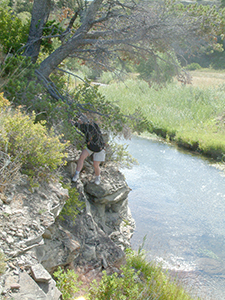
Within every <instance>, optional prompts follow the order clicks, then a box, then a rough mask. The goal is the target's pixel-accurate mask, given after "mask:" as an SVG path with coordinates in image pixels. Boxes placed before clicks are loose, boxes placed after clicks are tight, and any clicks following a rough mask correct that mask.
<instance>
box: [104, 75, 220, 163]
mask: <svg viewBox="0 0 225 300" xmlns="http://www.w3.org/2000/svg"><path fill="white" fill-rule="evenodd" d="M100 91H101V92H102V93H103V94H104V95H105V96H106V98H107V99H108V100H110V101H111V102H113V103H117V104H118V105H119V106H120V107H121V109H122V111H123V112H124V113H126V114H127V113H133V112H134V111H135V109H137V108H139V109H140V110H141V111H142V113H143V114H144V116H145V117H146V118H147V119H148V120H149V121H150V122H151V123H152V125H153V129H152V131H153V132H155V133H157V134H159V135H162V136H163V137H167V138H169V139H170V140H174V141H176V142H178V143H180V144H182V145H184V146H186V147H189V148H191V149H194V150H199V151H200V152H202V153H204V154H208V155H211V156H214V157H217V156H220V157H222V156H223V154H225V138H224V137H225V123H224V119H223V118H225V85H223V86H220V87H219V88H213V87H209V88H207V89H201V88H198V87H193V86H181V85H178V84H176V83H171V84H169V85H167V86H166V87H164V88H160V89H158V88H157V87H154V86H153V87H151V88H150V87H149V86H148V84H147V83H146V82H144V81H139V80H127V81H126V82H124V83H113V84H110V85H108V86H104V87H101V88H100Z"/></svg>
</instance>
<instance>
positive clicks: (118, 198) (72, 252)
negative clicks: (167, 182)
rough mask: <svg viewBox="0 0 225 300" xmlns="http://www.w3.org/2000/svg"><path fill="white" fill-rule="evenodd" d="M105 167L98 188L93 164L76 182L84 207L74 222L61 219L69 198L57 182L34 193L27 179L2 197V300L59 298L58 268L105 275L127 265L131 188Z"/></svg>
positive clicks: (71, 160)
mask: <svg viewBox="0 0 225 300" xmlns="http://www.w3.org/2000/svg"><path fill="white" fill-rule="evenodd" d="M72 153H73V155H72V156H71V157H70V158H69V159H68V165H67V169H66V170H65V171H64V174H63V176H64V181H65V182H68V181H69V182H70V178H71V176H72V175H73V173H74V169H75V167H76V160H77V158H78V154H79V153H77V152H74V151H73V152H72ZM101 168H102V172H101V177H102V182H101V184H100V185H99V186H97V185H95V184H94V183H92V181H91V178H92V176H93V167H92V163H91V161H90V160H89V161H87V162H85V165H84V168H83V171H82V172H81V180H79V181H78V182H77V183H76V184H75V183H73V186H74V187H76V188H77V190H78V192H79V201H81V202H83V203H84V204H85V206H84V207H85V208H84V209H82V211H80V213H79V214H78V216H77V217H76V220H75V222H74V220H73V219H72V218H71V217H68V216H64V221H61V220H60V219H59V218H57V216H58V215H59V213H60V212H61V210H62V208H63V206H64V204H65V202H66V200H67V199H68V191H67V190H66V189H64V188H62V186H61V185H60V184H59V183H51V184H47V183H46V184H45V185H42V186H41V187H39V188H35V189H34V190H33V191H32V192H31V191H30V187H29V184H28V182H27V180H26V177H23V180H22V182H21V184H20V185H17V186H15V187H14V188H12V190H11V191H10V192H8V193H5V194H4V195H3V194H0V197H1V200H0V247H1V250H2V251H3V252H4V254H5V256H6V257H7V269H6V272H5V274H4V275H2V276H0V295H4V299H54V300H55V299H60V297H61V293H60V292H59V290H58V289H57V287H56V283H55V281H54V280H53V278H52V276H51V275H52V274H53V272H54V271H55V270H56V269H57V267H58V266H61V267H69V268H74V269H77V268H86V266H89V269H96V268H97V269H98V270H102V269H107V268H108V267H113V266H115V265H116V264H117V263H119V262H121V261H122V260H123V258H124V249H125V248H126V247H129V246H130V239H131V237H132V234H133V231H134V227H135V223H134V220H133V219H132V216H131V213H130V210H129V207H128V198H127V197H128V194H129V191H130V189H129V187H128V186H127V184H126V181H125V179H124V176H123V175H122V174H121V173H120V172H119V171H118V170H117V169H116V168H115V167H114V166H113V165H110V164H106V165H105V166H103V167H101ZM37 295H38V297H37ZM0 299H1V296H0Z"/></svg>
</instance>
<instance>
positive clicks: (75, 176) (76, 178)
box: [72, 174, 79, 182]
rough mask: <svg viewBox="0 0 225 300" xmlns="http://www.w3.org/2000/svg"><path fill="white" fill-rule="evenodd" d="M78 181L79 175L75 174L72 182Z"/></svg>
mask: <svg viewBox="0 0 225 300" xmlns="http://www.w3.org/2000/svg"><path fill="white" fill-rule="evenodd" d="M78 179H79V174H75V175H74V176H73V178H72V181H73V182H77V180H78Z"/></svg>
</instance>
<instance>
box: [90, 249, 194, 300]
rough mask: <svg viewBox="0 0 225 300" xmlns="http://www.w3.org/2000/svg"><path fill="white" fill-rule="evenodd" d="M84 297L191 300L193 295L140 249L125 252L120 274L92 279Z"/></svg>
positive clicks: (92, 299) (123, 299) (104, 275)
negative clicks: (97, 280) (139, 251)
mask: <svg viewBox="0 0 225 300" xmlns="http://www.w3.org/2000/svg"><path fill="white" fill-rule="evenodd" d="M86 299H88V300H106V299H109V300H114V299H115V300H148V299H149V300H156V299H157V300H191V299H193V298H192V297H191V296H190V295H189V294H188V293H187V292H186V291H185V289H184V288H183V287H182V286H181V285H179V284H178V282H176V281H174V280H171V279H170V277H169V276H168V275H167V274H165V272H164V271H163V270H162V269H161V268H160V267H158V266H155V265H154V264H153V263H152V262H151V263H150V262H147V261H146V260H145V257H144V256H143V254H142V253H138V254H135V253H134V252H133V251H130V253H129V254H127V263H126V265H124V266H122V267H121V274H120V276H118V274H116V273H114V274H113V275H110V276H107V275H106V272H103V277H102V279H101V281H100V282H99V283H97V282H96V281H94V282H93V283H92V284H91V287H90V288H89V293H88V295H87V296H86Z"/></svg>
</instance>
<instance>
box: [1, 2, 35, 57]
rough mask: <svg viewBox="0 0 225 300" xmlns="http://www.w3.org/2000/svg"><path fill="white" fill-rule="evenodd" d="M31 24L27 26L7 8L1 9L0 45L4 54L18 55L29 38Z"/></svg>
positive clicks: (28, 23)
mask: <svg viewBox="0 0 225 300" xmlns="http://www.w3.org/2000/svg"><path fill="white" fill-rule="evenodd" d="M29 27H30V22H29V21H27V22H26V23H25V24H23V22H22V21H21V19H20V18H18V17H17V16H16V15H14V14H13V12H12V10H10V9H9V8H7V7H4V6H3V7H0V44H2V45H3V51H4V53H6V54H7V53H16V52H18V51H19V50H20V49H21V47H22V45H24V44H25V43H26V41H27V38H28V32H29Z"/></svg>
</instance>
